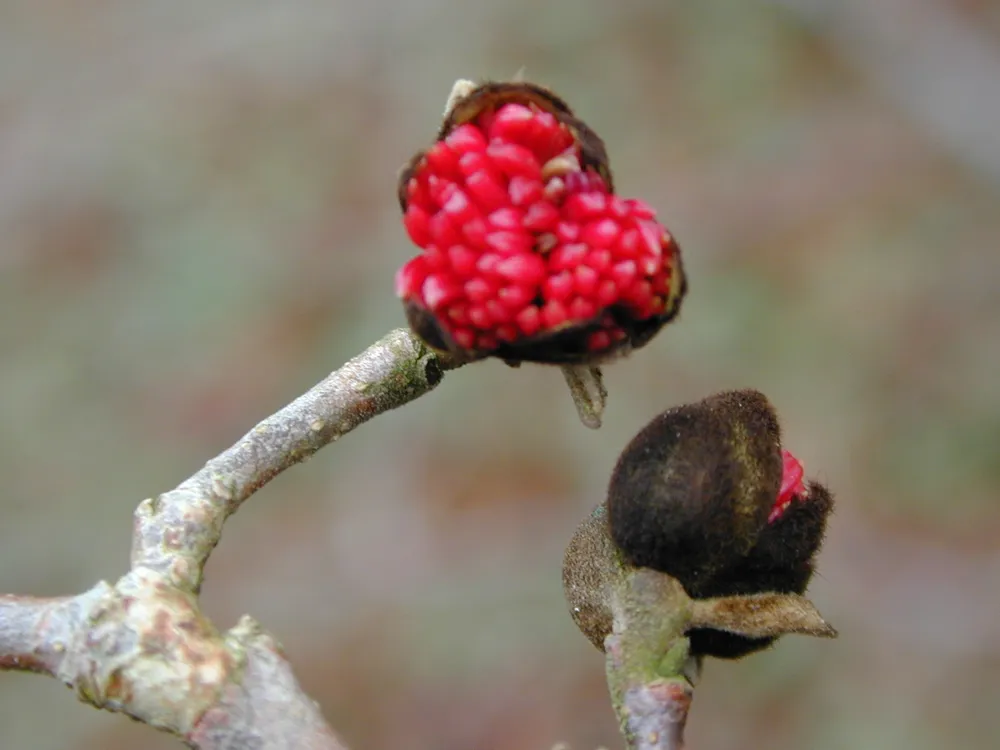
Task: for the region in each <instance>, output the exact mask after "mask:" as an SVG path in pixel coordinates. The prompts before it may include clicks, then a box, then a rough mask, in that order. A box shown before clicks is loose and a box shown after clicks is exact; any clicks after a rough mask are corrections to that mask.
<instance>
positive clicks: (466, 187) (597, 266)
mask: <svg viewBox="0 0 1000 750" xmlns="http://www.w3.org/2000/svg"><path fill="white" fill-rule="evenodd" d="M399 202H400V206H401V208H402V210H403V224H404V226H405V228H406V231H407V233H408V234H409V237H410V239H411V240H412V241H413V242H414V244H415V245H416V246H417V247H418V248H420V253H419V254H418V255H417V256H416V257H414V258H412V259H411V260H409V261H408V262H407V263H405V264H404V265H403V267H402V268H400V270H399V272H398V273H397V275H396V293H397V294H398V295H399V297H400V298H401V299H402V300H403V302H404V306H405V309H406V313H407V318H408V320H409V322H410V325H411V327H412V328H413V330H414V331H415V332H416V333H417V334H418V335H419V336H420V337H421V338H423V339H424V341H426V343H427V344H428V345H430V346H431V347H433V348H435V349H438V350H442V351H446V352H449V353H451V354H452V355H453V356H456V357H457V358H458V359H460V360H473V359H479V358H482V357H487V356H496V357H500V358H502V359H504V360H506V361H507V362H509V363H512V364H514V363H520V362H544V363H552V364H560V365H571V364H593V363H599V362H601V361H604V360H607V359H609V358H611V357H612V356H615V355H618V354H622V353H625V352H627V351H628V350H630V349H635V348H638V347H641V346H643V345H644V344H646V343H647V342H648V341H649V340H650V339H651V338H652V337H653V335H654V334H655V333H656V332H657V331H659V329H660V328H661V327H662V326H663V325H664V324H665V323H667V322H669V321H670V320H671V319H672V318H673V317H674V316H676V315H677V312H678V310H679V308H680V303H681V300H682V299H683V297H684V294H685V292H686V289H687V282H686V280H685V276H684V270H683V267H682V265H681V258H680V248H679V247H678V245H677V243H676V241H675V240H674V238H673V236H672V235H671V234H670V232H669V231H667V229H666V228H664V226H663V225H662V224H660V222H659V221H657V218H656V213H655V211H654V210H653V209H652V208H651V207H650V206H648V205H647V204H646V203H644V202H642V201H640V200H637V199H632V198H622V197H620V196H618V195H617V194H616V193H615V191H614V185H613V182H612V176H611V169H610V166H609V163H608V158H607V154H606V152H605V147H604V143H603V142H602V141H601V139H600V138H598V136H597V135H596V134H595V133H594V132H593V131H592V130H590V128H588V127H587V126H586V125H585V124H584V123H583V122H582V121H581V120H579V119H578V118H577V117H576V116H575V115H574V114H573V113H572V111H571V110H570V108H569V107H568V106H567V105H566V104H565V102H563V101H562V100H561V99H560V98H559V97H557V96H555V95H554V94H552V93H551V92H549V91H547V90H545V89H544V88H542V87H540V86H536V85H534V84H529V83H487V84H483V85H479V86H470V87H469V89H468V90H466V91H463V92H461V93H460V94H459V95H458V96H456V97H453V101H452V102H450V103H449V110H448V112H447V113H446V115H445V119H444V123H443V125H442V126H441V130H440V132H439V134H438V138H437V140H436V142H435V143H434V144H433V145H432V146H431V147H430V148H428V149H427V150H425V151H421V152H419V153H418V154H417V155H416V156H414V157H413V159H412V160H411V161H410V163H409V164H408V165H407V166H406V167H405V168H404V169H403V171H402V173H401V176H400V183H399Z"/></svg>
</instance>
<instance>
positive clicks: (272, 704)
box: [0, 329, 455, 750]
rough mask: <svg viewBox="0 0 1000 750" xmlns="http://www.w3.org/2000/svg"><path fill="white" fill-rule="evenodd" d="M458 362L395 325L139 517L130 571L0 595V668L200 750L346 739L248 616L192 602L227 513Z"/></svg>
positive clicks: (317, 745)
mask: <svg viewBox="0 0 1000 750" xmlns="http://www.w3.org/2000/svg"><path fill="white" fill-rule="evenodd" d="M453 366H455V364H454V363H453V362H450V361H448V360H447V359H444V358H442V357H440V356H439V355H437V354H435V353H433V352H432V351H430V350H429V349H427V347H425V346H424V345H423V344H422V343H421V342H420V341H419V340H418V339H416V338H415V337H414V336H413V335H412V334H411V333H410V332H409V331H406V330H402V329H399V330H396V331H393V332H391V333H390V334H388V335H387V336H385V337H384V338H383V339H381V340H380V341H378V342H376V343H375V344H374V345H372V346H371V347H369V348H368V349H367V350H366V351H365V352H363V353H362V354H360V355H359V356H357V357H355V358H354V359H352V360H351V361H350V362H348V363H347V364H345V365H344V366H343V367H341V368H340V369H338V370H336V371H335V372H333V373H332V374H330V376H329V377H327V378H326V379H325V380H324V381H323V382H321V383H319V384H318V385H317V386H315V387H314V388H312V389H311V390H310V391H309V392H308V393H306V394H305V395H303V396H301V397H300V398H298V399H296V400H295V401H294V402H292V403H291V404H289V405H288V406H287V407H285V408H284V409H282V410H281V411H279V412H277V413H276V414H274V415H273V416H271V417H268V418H267V419H265V420H264V421H263V422H261V423H260V424H258V425H257V426H256V427H255V428H254V429H252V430H251V431H250V432H248V433H247V434H246V435H245V436H244V437H243V438H242V439H241V440H239V442H237V443H236V444H235V445H234V446H232V447H231V448H229V449H228V450H226V451H224V452H223V453H221V454H220V455H219V456H217V457H216V458H214V459H212V460H211V461H209V462H208V463H207V464H206V465H205V467H204V468H202V469H201V470H200V471H198V472H197V473H195V474H194V475H193V476H192V477H190V478H189V479H187V480H186V481H184V482H183V483H181V484H180V485H179V486H178V487H177V488H176V489H174V490H171V491H170V492H167V493H164V494H162V495H160V496H159V497H157V498H155V499H147V500H144V501H143V502H142V503H140V505H139V507H138V509H137V510H136V512H135V523H134V535H133V543H132V559H131V563H132V564H131V570H130V571H129V572H128V573H126V574H125V575H124V576H123V577H122V578H121V579H120V580H119V581H118V582H117V583H115V584H114V585H113V586H112V585H109V584H107V583H105V582H100V583H98V584H97V585H96V586H94V587H93V588H92V589H90V590H89V591H86V592H84V593H82V594H79V595H78V596H74V597H61V598H53V599H39V598H34V597H26V596H0V669H5V670H20V671H30V672H40V673H43V674H48V675H51V676H53V677H56V678H57V679H59V680H61V681H62V682H64V683H65V684H66V685H67V686H69V687H71V688H73V689H74V690H75V691H76V693H77V695H78V696H79V697H80V699H81V700H83V701H85V702H87V703H90V704H92V705H94V706H96V707H98V708H105V709H108V710H110V711H117V712H121V713H125V714H127V715H129V716H131V717H133V718H135V719H137V720H139V721H142V722H144V723H146V724H149V725H150V726H153V727H156V728H158V729H162V730H165V731H168V732H171V733H173V734H174V735H176V736H178V737H179V738H181V739H182V740H184V741H185V742H187V743H188V744H190V745H191V746H192V747H195V748H200V749H202V750H215V749H220V750H221V748H231V747H240V748H250V749H251V750H271V749H277V748H306V749H307V750H321V749H322V750H342V749H343V748H344V745H343V744H342V743H341V742H340V741H339V740H338V739H337V737H336V736H335V735H334V733H333V731H332V730H331V729H330V728H329V726H327V724H326V722H325V721H324V720H323V717H322V716H321V714H320V712H319V709H318V708H317V707H316V705H315V703H314V702H313V701H312V700H311V699H310V698H309V697H308V696H307V695H305V693H303V692H302V690H301V689H300V688H299V686H298V684H297V682H296V680H295V677H294V675H293V674H292V670H291V667H290V666H289V664H288V662H287V660H286V659H285V658H284V656H283V655H282V653H281V649H280V647H279V645H278V644H277V642H276V641H275V640H274V639H273V638H272V637H271V636H270V635H268V634H267V633H265V632H264V631H263V630H262V629H261V628H260V626H259V625H257V624H256V623H255V622H254V621H253V620H251V619H250V618H249V617H244V618H243V619H242V620H241V621H240V622H239V623H238V624H237V625H236V626H235V627H234V628H232V629H231V630H229V631H228V632H226V633H220V632H219V631H218V630H217V628H216V627H215V626H214V625H213V624H212V623H211V622H210V621H209V620H208V618H206V617H205V616H204V615H203V614H202V613H201V610H200V608H199V605H198V591H199V589H200V586H201V581H202V573H203V570H204V566H205V563H206V562H207V560H208V557H209V555H210V554H211V552H212V550H213V549H214V548H215V545H216V544H218V542H219V539H220V537H221V535H222V527H223V524H224V523H225V520H226V518H228V517H229V516H230V515H231V514H232V513H234V512H235V511H236V509H237V508H239V507H240V505H241V504H242V503H243V501H244V500H246V499H247V498H248V497H250V496H251V495H252V494H253V493H254V492H256V491H257V490H259V489H260V488H261V487H263V486H264V485H265V484H267V482H269V481H270V480H271V479H273V478H274V477H275V476H277V475H278V474H280V473H281V472H282V471H284V470H285V469H288V468H289V467H291V466H294V465H295V464H297V463H299V462H301V461H303V460H305V459H306V458H308V457H309V456H311V455H312V454H313V453H315V452H316V451H318V450H319V449H320V448H322V447H323V446H325V445H327V444H328V443H331V442H333V441H334V440H336V439H337V438H339V437H341V436H342V435H345V434H347V433H348V432H350V431H351V430H353V429H354V428H355V427H358V426H360V425H362V424H364V423H365V422H366V421H368V420H369V419H371V418H372V417H374V416H376V415H378V414H381V413H383V412H385V411H389V410H391V409H395V408H396V407H399V406H402V405H403V404H405V403H407V402H409V401H412V400H413V399H415V398H417V397H419V396H422V395H423V394H425V393H427V392H428V391H430V390H431V389H433V388H434V387H435V386H436V385H437V384H438V383H439V382H440V381H441V378H442V377H443V373H444V371H445V370H446V369H451V368H452V367H453Z"/></svg>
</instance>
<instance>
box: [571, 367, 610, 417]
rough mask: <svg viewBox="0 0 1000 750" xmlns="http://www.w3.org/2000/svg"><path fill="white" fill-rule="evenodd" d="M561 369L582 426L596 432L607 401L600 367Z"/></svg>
mask: <svg viewBox="0 0 1000 750" xmlns="http://www.w3.org/2000/svg"><path fill="white" fill-rule="evenodd" d="M561 369H562V372H563V376H564V377H565V378H566V385H568V386H569V392H570V394H571V395H572V396H573V403H574V404H576V411H577V414H579V415H580V421H581V422H583V424H584V425H586V426H587V427H589V428H591V429H592V430H596V429H598V428H599V427H600V426H601V419H602V417H603V416H604V407H605V405H606V404H607V401H608V391H607V389H606V388H605V387H604V375H603V373H602V372H601V368H600V367H596V366H591V365H567V366H565V367H563V368H561Z"/></svg>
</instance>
